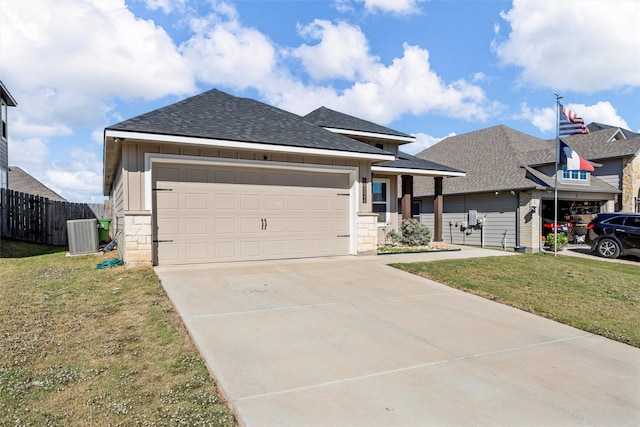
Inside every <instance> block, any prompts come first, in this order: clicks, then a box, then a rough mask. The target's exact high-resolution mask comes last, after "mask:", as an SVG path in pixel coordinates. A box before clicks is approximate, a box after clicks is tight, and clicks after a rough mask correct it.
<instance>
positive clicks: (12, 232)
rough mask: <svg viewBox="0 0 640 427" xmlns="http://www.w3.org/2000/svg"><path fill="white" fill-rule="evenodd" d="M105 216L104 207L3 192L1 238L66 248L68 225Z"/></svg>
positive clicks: (1, 193) (1, 195) (0, 194)
mask: <svg viewBox="0 0 640 427" xmlns="http://www.w3.org/2000/svg"><path fill="white" fill-rule="evenodd" d="M103 215H104V205H102V204H87V203H71V202H59V201H53V200H50V199H48V198H46V197H40V196H34V195H32V194H25V193H20V192H18V191H13V190H7V189H1V190H0V234H2V237H9V238H12V239H17V240H25V241H28V242H33V243H43V244H48V245H59V246H66V245H67V244H68V240H67V221H68V220H72V219H90V218H97V217H101V216H103Z"/></svg>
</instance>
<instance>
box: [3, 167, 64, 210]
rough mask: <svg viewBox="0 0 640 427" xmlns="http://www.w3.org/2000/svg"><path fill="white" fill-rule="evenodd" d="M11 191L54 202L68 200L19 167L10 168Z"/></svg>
mask: <svg viewBox="0 0 640 427" xmlns="http://www.w3.org/2000/svg"><path fill="white" fill-rule="evenodd" d="M9 190H13V191H18V192H20V193H25V194H31V195H34V196H39V197H45V198H47V199H49V200H51V201H53V202H66V201H67V200H66V199H65V198H64V197H62V196H61V195H59V194H58V193H56V192H55V191H53V190H52V189H50V188H49V187H47V186H46V185H44V184H43V183H42V182H40V181H38V180H37V179H35V178H34V177H33V176H31V175H30V174H29V173H27V172H26V171H25V170H24V169H22V168H20V167H18V166H9Z"/></svg>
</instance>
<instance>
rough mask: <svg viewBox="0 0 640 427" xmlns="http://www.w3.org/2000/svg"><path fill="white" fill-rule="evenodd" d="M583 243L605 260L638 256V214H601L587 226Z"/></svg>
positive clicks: (639, 235)
mask: <svg viewBox="0 0 640 427" xmlns="http://www.w3.org/2000/svg"><path fill="white" fill-rule="evenodd" d="M587 228H588V229H589V231H588V232H587V236H586V237H585V242H586V243H587V244H588V245H590V246H591V249H593V250H594V251H596V252H597V253H598V255H600V256H603V257H605V258H617V257H618V256H619V255H636V256H640V213H626V212H618V213H601V214H598V215H597V216H596V217H595V219H594V220H593V221H591V222H590V223H589V225H588V226H587Z"/></svg>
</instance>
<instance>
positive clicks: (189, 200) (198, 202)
mask: <svg viewBox="0 0 640 427" xmlns="http://www.w3.org/2000/svg"><path fill="white" fill-rule="evenodd" d="M184 209H207V193H185V195H184Z"/></svg>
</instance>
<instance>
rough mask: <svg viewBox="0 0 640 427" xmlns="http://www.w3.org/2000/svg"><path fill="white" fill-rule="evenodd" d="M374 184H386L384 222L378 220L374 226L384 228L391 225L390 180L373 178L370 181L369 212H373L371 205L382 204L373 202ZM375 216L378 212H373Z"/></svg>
mask: <svg viewBox="0 0 640 427" xmlns="http://www.w3.org/2000/svg"><path fill="white" fill-rule="evenodd" d="M376 182H380V183H382V184H386V185H387V199H386V200H385V205H386V211H385V222H379V221H378V220H376V225H377V226H378V227H386V226H388V225H389V224H391V180H390V179H387V178H373V179H372V180H371V211H373V205H374V204H376V203H378V204H382V202H375V201H374V200H373V185H374V184H375V183H376ZM373 213H375V214H376V215H377V214H378V212H373Z"/></svg>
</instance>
